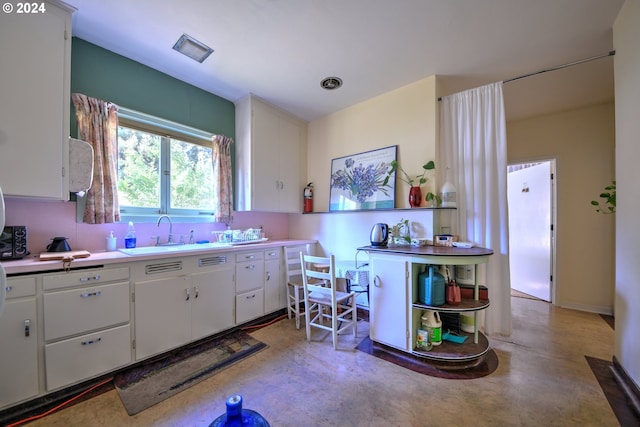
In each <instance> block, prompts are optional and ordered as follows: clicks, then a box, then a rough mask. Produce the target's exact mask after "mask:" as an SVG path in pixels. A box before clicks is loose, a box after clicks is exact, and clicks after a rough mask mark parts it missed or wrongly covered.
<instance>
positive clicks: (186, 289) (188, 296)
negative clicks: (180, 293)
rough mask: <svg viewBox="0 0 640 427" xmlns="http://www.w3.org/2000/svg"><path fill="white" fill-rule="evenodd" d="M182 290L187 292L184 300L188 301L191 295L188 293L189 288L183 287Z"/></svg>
mask: <svg viewBox="0 0 640 427" xmlns="http://www.w3.org/2000/svg"><path fill="white" fill-rule="evenodd" d="M184 292H185V293H186V294H187V298H185V301H189V298H191V295H190V294H189V288H185V289H184Z"/></svg>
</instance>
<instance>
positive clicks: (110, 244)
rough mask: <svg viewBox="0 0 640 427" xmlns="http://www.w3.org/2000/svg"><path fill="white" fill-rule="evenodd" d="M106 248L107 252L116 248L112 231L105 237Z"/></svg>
mask: <svg viewBox="0 0 640 427" xmlns="http://www.w3.org/2000/svg"><path fill="white" fill-rule="evenodd" d="M106 241H107V242H106V249H107V252H113V251H115V250H116V238H115V236H114V235H113V231H111V232H110V233H109V235H108V236H107V237H106Z"/></svg>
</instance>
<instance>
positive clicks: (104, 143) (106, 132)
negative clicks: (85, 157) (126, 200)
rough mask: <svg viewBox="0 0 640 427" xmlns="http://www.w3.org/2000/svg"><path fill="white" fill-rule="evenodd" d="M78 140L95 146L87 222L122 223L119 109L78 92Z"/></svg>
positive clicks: (85, 217) (88, 195)
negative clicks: (119, 199)
mask: <svg viewBox="0 0 640 427" xmlns="http://www.w3.org/2000/svg"><path fill="white" fill-rule="evenodd" d="M71 99H72V100H73V105H74V107H75V109H76V118H77V120H78V138H80V139H82V140H84V141H87V142H88V143H89V144H91V146H92V147H93V183H92V184H91V188H90V189H89V191H87V195H86V198H87V200H86V206H85V209H84V215H83V222H85V223H87V224H104V223H111V222H118V221H120V205H119V203H118V175H117V160H118V114H117V113H118V106H117V105H115V104H113V103H111V102H107V101H102V100H100V99H96V98H90V97H88V96H86V95H82V94H79V93H74V94H72V95H71Z"/></svg>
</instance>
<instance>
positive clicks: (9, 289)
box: [4, 286, 13, 293]
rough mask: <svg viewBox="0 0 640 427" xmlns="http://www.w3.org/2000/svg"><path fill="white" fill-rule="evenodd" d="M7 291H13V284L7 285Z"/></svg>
mask: <svg viewBox="0 0 640 427" xmlns="http://www.w3.org/2000/svg"><path fill="white" fill-rule="evenodd" d="M4 289H5V290H6V291H7V293H9V292H11V291H12V290H13V286H7V287H6V288H4Z"/></svg>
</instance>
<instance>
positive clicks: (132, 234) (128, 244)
mask: <svg viewBox="0 0 640 427" xmlns="http://www.w3.org/2000/svg"><path fill="white" fill-rule="evenodd" d="M124 247H125V248H127V249H133V248H135V247H136V229H135V228H133V221H129V229H128V230H127V234H126V235H125V236H124Z"/></svg>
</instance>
